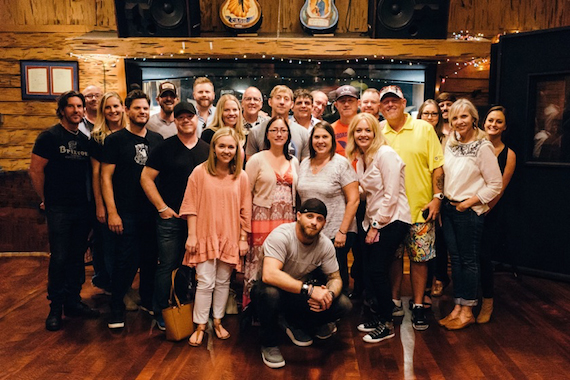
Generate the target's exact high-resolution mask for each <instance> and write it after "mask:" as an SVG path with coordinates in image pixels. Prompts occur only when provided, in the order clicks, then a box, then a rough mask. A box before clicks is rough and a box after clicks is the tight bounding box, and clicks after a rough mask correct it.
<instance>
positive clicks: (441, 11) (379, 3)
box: [368, 0, 449, 39]
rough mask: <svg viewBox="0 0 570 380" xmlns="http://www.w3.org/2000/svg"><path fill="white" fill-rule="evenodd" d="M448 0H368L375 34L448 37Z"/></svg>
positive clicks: (381, 36) (371, 29) (382, 36)
mask: <svg viewBox="0 0 570 380" xmlns="http://www.w3.org/2000/svg"><path fill="white" fill-rule="evenodd" d="M448 17H449V0H369V1H368V27H369V32H370V36H371V37H372V38H402V39H409V38H411V39H446V38H447V21H448Z"/></svg>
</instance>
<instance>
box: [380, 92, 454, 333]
mask: <svg viewBox="0 0 570 380" xmlns="http://www.w3.org/2000/svg"><path fill="white" fill-rule="evenodd" d="M380 103H381V106H380V109H381V111H382V115H384V118H386V122H387V123H386V125H385V126H384V130H383V132H384V135H385V136H386V138H387V139H388V141H389V142H390V146H391V147H392V148H394V150H395V151H396V152H397V153H398V154H399V155H400V157H401V158H402V160H403V161H404V163H405V164H406V169H405V172H406V194H407V196H408V202H409V203H410V210H411V212H412V227H411V228H410V233H409V235H408V236H407V237H406V239H405V241H404V243H403V246H402V247H400V249H398V255H397V258H396V259H395V260H394V264H393V266H392V270H391V275H392V278H393V283H392V298H393V300H394V304H395V308H394V315H400V316H401V315H404V312H403V307H402V301H401V299H400V286H401V283H402V276H403V273H402V258H403V253H404V251H405V252H407V253H408V254H409V256H410V263H411V281H412V292H413V299H412V300H413V307H412V325H413V327H414V328H415V329H416V330H425V329H427V328H428V326H429V324H428V322H427V319H426V317H425V310H424V307H423V299H424V289H425V285H426V280H427V262H428V261H429V260H431V259H433V258H434V257H435V244H434V243H435V223H434V221H435V220H436V218H437V216H438V215H439V208H440V205H441V200H442V199H443V168H442V166H443V152H442V149H441V145H440V143H439V140H438V138H437V135H436V133H435V131H434V129H433V127H432V126H431V125H430V124H429V123H427V122H425V121H423V120H420V119H413V118H412V117H411V116H410V115H409V114H408V113H405V112H404V110H405V108H406V99H405V98H404V95H403V93H402V90H401V89H400V87H398V86H386V87H384V88H382V90H380ZM424 210H428V211H427V212H428V214H427V215H426V216H427V217H426V218H424V217H423V216H422V212H423V211H424Z"/></svg>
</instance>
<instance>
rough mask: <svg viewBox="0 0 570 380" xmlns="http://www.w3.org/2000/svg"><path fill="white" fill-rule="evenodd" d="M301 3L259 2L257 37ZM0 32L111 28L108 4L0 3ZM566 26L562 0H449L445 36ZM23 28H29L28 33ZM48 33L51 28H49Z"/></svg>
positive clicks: (214, 11) (344, 11)
mask: <svg viewBox="0 0 570 380" xmlns="http://www.w3.org/2000/svg"><path fill="white" fill-rule="evenodd" d="M223 1H224V0H209V1H206V0H203V1H201V2H200V3H201V4H200V8H201V12H200V13H201V19H202V31H203V32H206V33H208V32H223V31H224V28H223V26H222V23H221V22H220V19H219V15H218V10H219V8H220V5H221V4H222V3H223ZM304 2H305V0H260V1H259V3H260V5H261V9H262V13H263V24H262V25H261V28H260V29H259V32H260V33H272V34H277V33H278V32H279V33H302V29H301V25H300V22H299V12H300V10H301V8H302V6H303V4H304ZM335 4H336V6H337V8H338V10H339V23H338V28H337V33H346V32H354V33H362V32H366V31H367V17H368V0H337V1H336V2H335ZM0 9H2V12H0V30H1V31H14V30H22V31H25V30H24V29H22V28H18V26H28V27H32V28H33V29H32V30H41V29H40V28H37V26H46V27H47V29H46V30H49V27H64V26H83V27H84V28H85V29H87V30H116V22H115V8H114V1H113V0H54V1H45V0H20V1H13V0H0ZM569 24H570V2H568V0H548V1H534V0H509V1H502V0H450V11H449V24H448V25H449V33H450V34H451V33H452V32H458V31H460V30H469V31H471V32H474V33H484V34H485V35H486V36H489V37H490V36H493V35H496V34H497V33H502V32H505V31H506V32H513V31H515V30H520V31H529V30H537V29H546V28H553V27H559V26H565V25H569ZM28 30H29V29H28ZM52 30H53V29H52Z"/></svg>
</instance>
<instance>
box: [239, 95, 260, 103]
mask: <svg viewBox="0 0 570 380" xmlns="http://www.w3.org/2000/svg"><path fill="white" fill-rule="evenodd" d="M243 100H245V101H246V102H254V103H260V102H261V98H254V97H252V96H248V97H246V98H243Z"/></svg>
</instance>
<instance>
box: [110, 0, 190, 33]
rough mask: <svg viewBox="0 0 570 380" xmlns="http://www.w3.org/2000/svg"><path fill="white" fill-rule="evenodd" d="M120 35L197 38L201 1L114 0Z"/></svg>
mask: <svg viewBox="0 0 570 380" xmlns="http://www.w3.org/2000/svg"><path fill="white" fill-rule="evenodd" d="M115 13H116V15H117V30H118V32H119V33H118V34H119V37H197V36H199V35H200V0H115Z"/></svg>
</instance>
